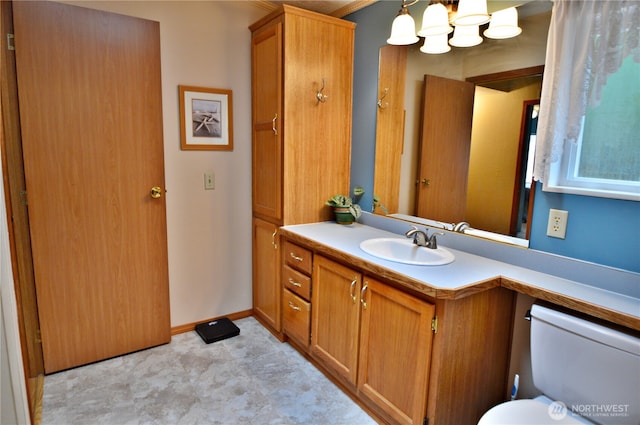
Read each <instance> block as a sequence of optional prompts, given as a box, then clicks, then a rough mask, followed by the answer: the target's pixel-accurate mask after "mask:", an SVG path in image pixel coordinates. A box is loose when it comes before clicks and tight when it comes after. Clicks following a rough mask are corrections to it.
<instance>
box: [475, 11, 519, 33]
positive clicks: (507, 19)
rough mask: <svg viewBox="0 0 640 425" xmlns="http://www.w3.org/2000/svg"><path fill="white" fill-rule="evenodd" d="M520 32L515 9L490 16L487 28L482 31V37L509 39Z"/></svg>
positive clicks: (497, 12)
mask: <svg viewBox="0 0 640 425" xmlns="http://www.w3.org/2000/svg"><path fill="white" fill-rule="evenodd" d="M521 32H522V28H520V27H518V11H517V10H516V8H515V7H509V8H507V9H503V10H498V11H496V12H493V13H492V14H491V22H490V23H489V28H488V29H486V30H485V31H484V33H483V34H484V36H485V37H488V38H496V39H503V38H511V37H515V36H517V35H518V34H520V33H521Z"/></svg>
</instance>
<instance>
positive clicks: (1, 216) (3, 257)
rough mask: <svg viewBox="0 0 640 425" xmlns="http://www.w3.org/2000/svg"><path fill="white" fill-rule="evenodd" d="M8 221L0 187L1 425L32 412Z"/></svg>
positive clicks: (24, 419) (20, 420) (22, 419)
mask: <svg viewBox="0 0 640 425" xmlns="http://www.w3.org/2000/svg"><path fill="white" fill-rule="evenodd" d="M0 126H1V125H0ZM1 165H2V164H0V174H1V173H2V166H1ZM6 217H7V214H6V205H5V197H4V186H3V185H2V184H0V424H3V425H11V424H26V423H28V422H29V410H28V404H27V384H26V382H25V379H24V366H23V363H22V352H21V351H20V334H19V330H18V310H17V305H16V294H15V290H14V281H13V269H12V267H11V251H10V250H9V229H8V225H7V220H6Z"/></svg>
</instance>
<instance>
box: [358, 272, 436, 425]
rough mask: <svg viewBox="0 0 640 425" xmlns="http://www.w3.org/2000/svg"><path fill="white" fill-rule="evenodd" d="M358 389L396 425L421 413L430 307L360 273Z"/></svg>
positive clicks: (429, 338) (424, 402)
mask: <svg viewBox="0 0 640 425" xmlns="http://www.w3.org/2000/svg"><path fill="white" fill-rule="evenodd" d="M363 287H364V288H365V289H363V291H362V292H363V299H364V302H365V303H364V304H363V305H362V307H363V308H362V324H361V329H360V358H359V363H358V390H359V391H360V392H361V394H363V395H364V396H365V397H367V398H369V399H370V400H372V401H373V402H374V403H375V404H376V405H377V406H381V407H382V408H383V409H384V410H385V412H386V413H387V414H388V415H389V416H391V417H392V418H393V422H394V423H398V424H422V422H423V419H424V417H425V416H426V405H427V383H428V381H429V369H430V362H431V342H432V338H433V333H432V331H431V319H432V318H433V317H434V315H435V307H434V305H433V304H429V303H427V302H424V301H422V300H419V299H417V298H415V297H412V296H411V295H408V294H405V293H404V292H401V291H399V290H397V289H394V288H392V287H390V286H388V285H385V284H383V283H381V282H379V281H377V280H374V279H371V278H369V277H366V278H365V280H364V286H363Z"/></svg>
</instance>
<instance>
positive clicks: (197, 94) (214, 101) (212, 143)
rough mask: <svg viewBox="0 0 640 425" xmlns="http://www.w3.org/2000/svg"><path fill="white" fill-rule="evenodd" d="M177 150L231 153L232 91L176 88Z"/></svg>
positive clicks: (205, 88)
mask: <svg viewBox="0 0 640 425" xmlns="http://www.w3.org/2000/svg"><path fill="white" fill-rule="evenodd" d="M178 92H179V98H180V148H181V149H182V150H221V151H232V150H233V95H232V92H231V90H225V89H214V88H207V87H195V86H183V85H179V86H178Z"/></svg>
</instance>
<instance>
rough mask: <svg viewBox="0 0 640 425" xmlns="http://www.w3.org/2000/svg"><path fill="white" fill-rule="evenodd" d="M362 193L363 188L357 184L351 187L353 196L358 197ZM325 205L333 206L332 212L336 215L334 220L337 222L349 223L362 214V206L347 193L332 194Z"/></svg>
mask: <svg viewBox="0 0 640 425" xmlns="http://www.w3.org/2000/svg"><path fill="white" fill-rule="evenodd" d="M363 193H364V189H363V188H362V187H360V186H357V187H355V188H354V189H353V196H354V197H355V198H360V197H361V196H362V194H363ZM326 204H327V205H329V206H331V207H333V212H334V213H335V216H336V222H337V223H338V224H351V223H353V222H354V221H355V220H357V219H358V218H360V215H361V214H362V208H360V205H358V204H357V203H355V202H354V201H353V198H351V197H350V196H349V195H340V194H338V195H334V196H333V197H331V198H330V199H328V200H327V202H326Z"/></svg>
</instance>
